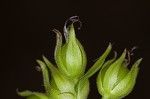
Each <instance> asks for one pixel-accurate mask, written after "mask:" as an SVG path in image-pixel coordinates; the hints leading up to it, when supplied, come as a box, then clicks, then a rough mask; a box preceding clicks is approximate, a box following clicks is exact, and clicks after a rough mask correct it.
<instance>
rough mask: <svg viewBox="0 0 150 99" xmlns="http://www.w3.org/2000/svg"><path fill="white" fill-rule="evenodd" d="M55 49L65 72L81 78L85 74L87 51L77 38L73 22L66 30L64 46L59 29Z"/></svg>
mask: <svg viewBox="0 0 150 99" xmlns="http://www.w3.org/2000/svg"><path fill="white" fill-rule="evenodd" d="M54 32H56V34H57V44H56V49H55V60H56V63H57V66H58V68H59V69H60V70H61V72H62V73H63V74H65V75H66V76H67V77H70V78H79V77H81V76H82V75H83V74H84V71H85V66H86V55H85V51H84V49H83V47H82V45H81V44H80V42H79V41H78V40H77V38H76V35H75V30H74V26H73V24H71V25H70V28H69V30H68V31H67V32H66V33H67V34H66V35H65V37H66V43H65V44H64V45H63V46H62V37H61V34H60V33H59V32H58V31H56V30H55V31H54Z"/></svg>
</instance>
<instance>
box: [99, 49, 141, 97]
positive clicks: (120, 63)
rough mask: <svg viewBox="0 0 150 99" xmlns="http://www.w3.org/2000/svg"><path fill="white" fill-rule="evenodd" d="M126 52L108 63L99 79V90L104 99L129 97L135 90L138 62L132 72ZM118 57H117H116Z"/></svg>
mask: <svg viewBox="0 0 150 99" xmlns="http://www.w3.org/2000/svg"><path fill="white" fill-rule="evenodd" d="M125 55H126V50H125V51H124V52H123V54H122V55H121V56H120V58H118V59H117V60H116V61H115V60H114V59H115V58H114V59H113V60H109V61H107V62H106V63H105V64H104V65H103V67H102V69H101V70H100V72H99V74H98V77H97V88H98V91H99V93H100V94H101V95H102V97H103V99H120V98H123V97H125V96H127V95H128V94H129V93H130V92H131V91H132V89H133V87H134V85H135V82H136V77H137V74H138V71H139V68H138V65H139V64H140V62H141V60H142V59H139V60H137V61H136V62H135V63H134V65H133V66H132V68H131V70H129V69H128V68H127V64H128V63H127V62H126V61H125ZM115 57H116V56H115Z"/></svg>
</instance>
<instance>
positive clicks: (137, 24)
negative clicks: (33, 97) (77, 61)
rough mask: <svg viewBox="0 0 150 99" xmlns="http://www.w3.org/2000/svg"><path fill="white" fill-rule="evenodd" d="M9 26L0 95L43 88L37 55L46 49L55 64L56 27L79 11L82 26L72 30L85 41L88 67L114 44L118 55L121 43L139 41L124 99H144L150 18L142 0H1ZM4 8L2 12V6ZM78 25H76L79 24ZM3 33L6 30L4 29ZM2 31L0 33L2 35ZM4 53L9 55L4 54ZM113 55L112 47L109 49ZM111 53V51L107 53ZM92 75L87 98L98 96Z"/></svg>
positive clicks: (11, 97)
mask: <svg viewBox="0 0 150 99" xmlns="http://www.w3.org/2000/svg"><path fill="white" fill-rule="evenodd" d="M5 4H6V5H7V6H6V7H7V8H8V9H9V11H8V13H7V14H8V24H7V25H8V26H7V28H6V31H7V32H6V37H7V38H6V39H5V40H4V46H3V48H4V49H3V50H4V51H7V52H6V53H2V54H4V56H6V57H5V58H4V57H2V58H3V59H4V61H3V62H4V63H5V65H2V66H1V73H2V77H1V82H2V84H1V88H2V89H1V91H3V92H2V97H3V96H4V97H3V98H2V99H24V98H22V97H20V96H18V95H17V94H16V89H19V91H23V90H31V91H41V92H43V91H44V88H43V82H42V74H41V72H38V71H36V69H35V67H36V66H37V63H36V62H35V60H36V59H42V58H41V56H42V55H43V54H44V55H45V56H47V57H48V58H49V60H51V61H52V62H53V63H54V56H53V52H54V48H55V40H56V38H55V33H53V32H52V29H54V28H56V29H58V30H60V31H61V32H63V25H64V22H65V21H66V19H67V18H69V17H70V16H73V15H78V16H79V17H80V20H81V21H82V23H83V25H82V28H81V30H76V35H77V38H78V39H79V40H80V42H81V43H82V45H83V46H84V48H85V50H86V53H87V57H88V65H87V69H89V68H90V67H91V66H92V65H93V63H94V60H95V59H97V58H98V57H99V56H100V55H101V54H102V53H103V52H104V50H105V48H106V47H107V45H108V43H109V42H111V43H113V50H116V51H117V52H118V55H120V54H121V53H122V52H123V50H124V49H125V48H127V49H131V48H132V47H133V46H138V49H137V50H136V51H135V54H134V56H133V57H132V61H131V63H133V62H134V61H135V60H136V59H138V58H141V57H143V58H144V59H143V61H142V63H141V64H140V72H139V75H138V78H137V83H136V85H135V88H134V90H133V91H132V93H131V94H130V95H128V96H127V97H125V99H133V98H136V99H141V98H142V99H148V96H149V92H148V91H147V90H148V89H149V87H148V84H149V83H148V80H149V74H148V71H149V70H148V69H149V50H150V46H149V41H150V40H149V36H148V33H150V31H149V27H148V25H149V22H150V21H149V18H148V14H149V11H148V7H149V4H148V2H146V1H137V0H80V1H77V0H76V1H75V0H55V1H52V0H20V1H15V0H11V1H8V2H6V3H5ZM4 12H5V11H4ZM77 26H78V25H77ZM4 33H5V32H4ZM4 33H3V34H4ZM6 54H8V55H6ZM111 55H113V51H112V53H111ZM111 55H110V56H111ZM96 76H97V74H95V75H94V76H93V77H92V78H90V82H91V90H90V94H89V98H88V99H100V97H101V96H100V95H99V94H98V91H97V88H96V84H95V82H96V81H95V79H96Z"/></svg>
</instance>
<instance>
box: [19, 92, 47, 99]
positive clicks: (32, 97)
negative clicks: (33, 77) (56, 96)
mask: <svg viewBox="0 0 150 99" xmlns="http://www.w3.org/2000/svg"><path fill="white" fill-rule="evenodd" d="M17 93H18V95H20V96H23V97H28V99H49V98H48V97H47V96H46V95H45V94H43V93H39V92H31V91H23V92H17Z"/></svg>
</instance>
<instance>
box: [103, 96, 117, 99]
mask: <svg viewBox="0 0 150 99" xmlns="http://www.w3.org/2000/svg"><path fill="white" fill-rule="evenodd" d="M102 99H120V98H110V97H109V96H103V97H102Z"/></svg>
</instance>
